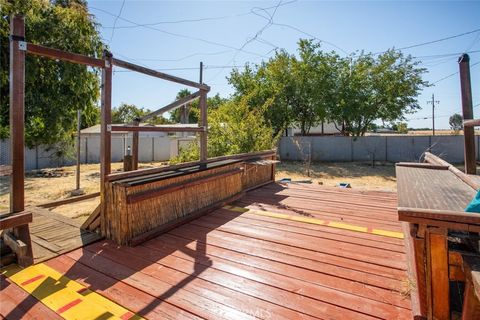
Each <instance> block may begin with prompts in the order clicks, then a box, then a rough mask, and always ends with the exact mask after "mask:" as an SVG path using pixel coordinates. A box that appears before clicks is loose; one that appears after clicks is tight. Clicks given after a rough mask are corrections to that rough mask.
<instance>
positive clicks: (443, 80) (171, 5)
mask: <svg viewBox="0 0 480 320" xmlns="http://www.w3.org/2000/svg"><path fill="white" fill-rule="evenodd" d="M88 6H89V11H90V12H91V13H92V14H93V15H95V17H96V21H97V22H98V23H99V24H100V31H101V35H102V38H103V39H104V41H105V42H106V43H107V44H108V45H109V48H110V50H111V51H112V53H113V55H114V57H117V58H119V59H123V60H127V61H130V62H133V63H137V64H140V65H143V66H147V67H150V68H153V69H156V70H159V71H162V72H165V73H169V74H172V75H176V76H180V77H183V78H186V79H190V80H194V81H198V80H199V64H200V61H202V62H203V64H204V76H203V80H204V82H205V83H206V84H208V85H209V86H210V87H211V92H210V93H209V95H214V94H216V93H219V94H220V95H221V96H223V97H228V96H229V95H231V94H232V93H233V88H232V87H231V86H230V85H229V84H228V81H227V78H226V77H227V76H228V75H229V73H230V72H231V70H232V67H233V66H240V67H241V66H243V65H244V64H245V63H253V64H255V63H259V62H261V61H262V60H267V59H268V58H269V57H271V56H273V55H274V52H275V49H276V48H283V49H285V50H287V51H288V52H290V53H295V52H296V50H297V42H298V40H299V39H300V38H307V39H315V40H317V41H320V42H321V44H322V48H323V49H324V50H326V51H331V50H335V51H336V52H337V53H339V54H340V55H342V56H345V55H347V54H349V53H352V52H357V53H359V52H361V51H362V50H363V51H364V52H374V53H375V52H381V51H384V50H387V49H389V48H392V47H395V48H404V47H411V48H407V49H403V50H402V51H403V52H404V53H405V54H410V55H412V56H414V57H416V59H418V60H419V61H421V62H422V63H421V66H423V67H424V68H426V69H427V70H428V73H426V74H425V75H424V79H425V80H427V81H429V82H430V83H431V84H434V85H432V86H430V87H428V88H425V89H423V91H422V92H421V95H420V96H419V97H418V102H419V105H420V106H421V107H422V109H421V110H420V111H418V112H417V113H415V114H413V115H407V119H408V125H409V127H413V128H423V127H428V128H431V126H432V107H431V104H427V101H428V100H431V99H432V94H434V95H435V100H436V101H438V103H436V108H435V127H436V128H439V129H447V128H449V124H448V119H449V116H450V115H452V114H454V113H456V112H461V96H460V81H459V74H458V62H457V60H458V57H459V56H460V55H461V54H462V53H464V52H466V53H468V54H469V56H470V65H471V80H472V92H473V105H474V106H475V107H474V116H475V117H477V118H478V117H479V116H478V113H479V112H480V19H478V18H479V17H480V1H471V2H460V1H412V2H409V1H401V2H397V1H294V0H283V1H254V2H252V1H172V2H167V1H122V0H120V1H89V2H88ZM268 16H273V19H272V21H273V23H269V21H268V19H266V17H268ZM445 38H449V39H446V40H443V41H438V42H434V43H429V44H425V43H428V42H432V41H436V40H441V39H445ZM416 45H418V46H416ZM412 46H413V47H412ZM184 88H186V87H183V86H181V85H178V84H173V83H170V82H167V81H163V80H160V79H156V78H152V77H149V76H146V75H142V74H137V73H134V72H129V71H126V70H125V69H120V68H115V69H114V76H113V97H112V100H113V106H114V107H115V106H118V105H119V104H121V103H123V102H124V103H132V104H135V105H137V106H139V107H144V108H148V109H151V110H155V109H158V108H160V107H162V106H164V105H166V104H168V103H170V102H172V101H173V100H174V99H175V96H176V94H177V92H178V91H179V90H181V89H184ZM192 89H193V88H192Z"/></svg>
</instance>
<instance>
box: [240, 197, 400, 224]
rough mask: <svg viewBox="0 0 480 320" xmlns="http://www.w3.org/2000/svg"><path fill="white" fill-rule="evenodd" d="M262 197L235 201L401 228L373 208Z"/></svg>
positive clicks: (309, 215)
mask: <svg viewBox="0 0 480 320" xmlns="http://www.w3.org/2000/svg"><path fill="white" fill-rule="evenodd" d="M262 199H263V198H257V199H252V201H245V200H244V199H241V200H239V201H237V203H238V204H240V206H242V207H246V208H247V209H253V210H264V211H272V212H280V213H287V214H293V215H300V216H306V217H311V218H317V219H322V220H329V221H343V222H349V223H351V224H355V225H361V226H371V227H375V228H379V229H386V230H392V231H398V230H401V228H400V227H399V226H398V222H396V221H394V220H393V219H392V220H380V219H377V218H376V217H375V214H372V213H371V212H373V211H374V209H370V210H367V209H365V212H361V211H360V210H359V209H354V208H349V207H348V205H345V206H343V207H338V208H331V207H327V206H324V205H321V204H313V205H310V206H307V205H306V204H305V202H304V201H301V202H300V203H298V202H293V203H292V202H287V201H275V200H274V199H270V200H266V201H265V200H262ZM259 201H262V203H259ZM346 208H347V209H346Z"/></svg>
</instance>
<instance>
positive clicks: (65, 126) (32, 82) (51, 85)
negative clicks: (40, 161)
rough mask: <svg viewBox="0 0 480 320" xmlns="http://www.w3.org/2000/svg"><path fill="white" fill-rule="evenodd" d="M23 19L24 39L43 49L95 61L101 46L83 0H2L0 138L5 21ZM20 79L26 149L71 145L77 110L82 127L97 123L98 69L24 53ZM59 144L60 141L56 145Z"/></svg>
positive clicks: (4, 108) (5, 119) (2, 130)
mask: <svg viewBox="0 0 480 320" xmlns="http://www.w3.org/2000/svg"><path fill="white" fill-rule="evenodd" d="M16 13H22V14H24V15H25V29H26V30H25V31H26V39H27V41H29V42H32V43H36V44H41V45H45V46H48V47H52V48H56V49H60V50H66V51H71V52H76V53H80V54H84V55H88V56H96V57H100V56H101V54H102V51H103V48H104V46H103V44H102V42H101V40H100V34H99V31H98V24H97V23H96V22H95V20H94V17H93V16H92V15H91V14H89V12H88V9H87V7H86V2H85V1H79V0H77V1H74V0H70V1H68V0H63V1H41V0H23V1H3V0H2V1H1V3H0V14H1V16H2V19H0V26H1V28H0V44H1V54H0V81H1V83H0V84H1V86H0V90H1V101H0V134H2V137H6V136H7V135H8V126H9V116H8V114H9V99H8V95H9V92H8V90H9V85H8V78H9V76H8V73H9V41H8V36H9V32H10V31H9V30H10V27H9V21H7V19H3V17H9V16H11V15H12V14H16ZM26 70H27V72H26V78H25V133H26V143H27V145H28V146H33V145H38V144H47V145H52V144H54V143H57V142H62V141H63V142H65V141H71V139H72V138H73V133H74V132H75V128H76V114H77V110H78V109H80V110H81V111H82V127H88V126H90V125H93V124H95V123H96V122H97V121H98V114H99V111H98V106H97V104H98V100H99V92H100V82H99V70H97V69H93V68H89V67H86V66H83V65H77V64H73V63H69V62H57V61H54V60H50V59H46V58H41V57H36V56H31V55H27V57H26ZM61 144H64V143H61Z"/></svg>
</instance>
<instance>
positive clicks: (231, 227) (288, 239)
mask: <svg viewBox="0 0 480 320" xmlns="http://www.w3.org/2000/svg"><path fill="white" fill-rule="evenodd" d="M192 224H193V225H195V226H197V225H198V226H202V227H206V228H215V229H216V230H220V231H224V232H228V233H232V234H237V235H244V236H247V237H249V238H253V239H261V240H266V241H269V242H273V243H278V244H283V245H286V246H290V247H296V248H302V249H307V250H310V251H312V252H322V253H327V254H330V255H336V256H339V257H343V258H347V259H351V260H357V261H364V260H365V259H367V260H368V261H370V262H371V263H373V264H377V265H380V266H385V267H388V268H394V269H400V270H404V269H405V266H406V263H405V255H402V254H398V253H395V252H384V251H382V250H375V249H373V248H365V247H363V246H361V245H351V244H346V243H340V242H338V241H333V240H327V239H321V238H315V237H311V236H303V235H299V234H295V235H292V234H291V233H289V232H282V231H276V230H270V229H268V228H260V227H255V226H246V225H241V224H237V223H235V222H227V223H225V224H223V225H220V226H218V225H219V223H217V222H211V220H208V218H206V217H204V218H200V219H197V220H195V221H193V222H192ZM215 226H217V227H215Z"/></svg>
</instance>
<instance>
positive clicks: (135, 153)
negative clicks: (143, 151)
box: [131, 118, 140, 170]
mask: <svg viewBox="0 0 480 320" xmlns="http://www.w3.org/2000/svg"><path fill="white" fill-rule="evenodd" d="M133 125H134V126H137V127H138V126H139V125H140V119H138V118H137V119H135V120H133ZM139 134H140V132H138V131H134V132H133V135H132V166H131V170H137V169H138V143H139V141H138V140H139Z"/></svg>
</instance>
